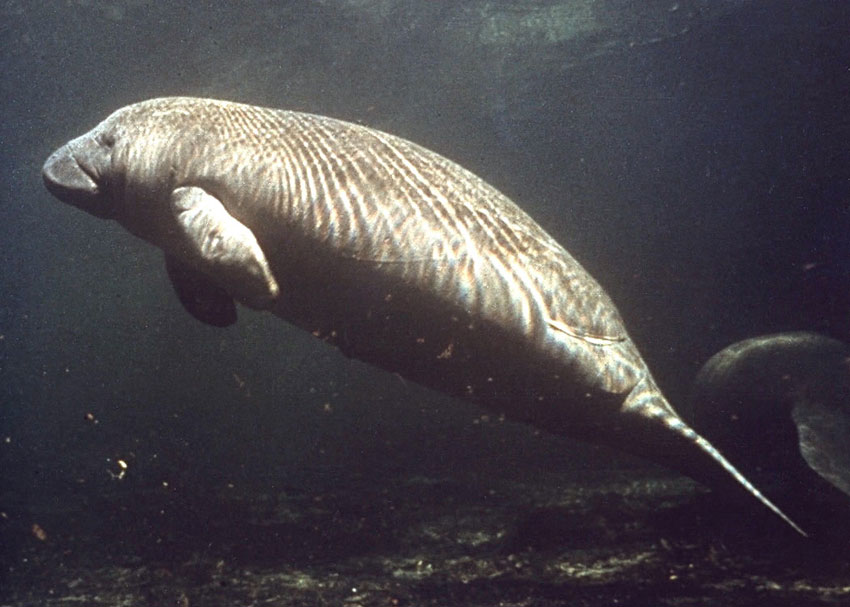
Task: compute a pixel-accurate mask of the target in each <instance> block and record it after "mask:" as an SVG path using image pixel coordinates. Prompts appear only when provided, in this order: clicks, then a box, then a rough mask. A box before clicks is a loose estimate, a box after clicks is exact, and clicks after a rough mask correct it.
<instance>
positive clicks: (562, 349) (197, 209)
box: [43, 98, 802, 533]
mask: <svg viewBox="0 0 850 607" xmlns="http://www.w3.org/2000/svg"><path fill="white" fill-rule="evenodd" d="M43 177H44V181H45V184H46V186H47V189H48V190H49V191H50V192H51V193H53V194H54V195H55V196H56V197H57V198H59V199H60V200H62V201H64V202H67V203H69V204H72V205H74V206H77V207H79V208H81V209H83V210H85V211H87V212H89V213H91V214H92V215H95V216H97V217H101V218H104V219H113V220H115V221H117V222H118V223H120V224H121V225H122V226H124V227H125V228H126V229H127V230H128V231H130V232H131V233H133V234H135V235H136V236H138V237H140V238H142V239H143V240H146V241H148V242H150V243H151V244H153V245H155V246H157V247H159V248H160V249H162V250H163V251H164V252H165V259H166V267H167V269H168V273H169V276H170V277H171V280H172V283H173V285H174V288H175V290H176V292H177V294H178V296H179V298H180V301H181V302H182V303H183V305H184V307H185V308H186V309H187V310H188V311H189V312H190V313H191V314H192V315H193V316H195V317H196V318H198V319H200V320H202V321H204V322H207V323H210V324H213V325H217V326H224V325H228V324H231V323H233V322H235V320H236V308H235V305H234V301H238V302H240V303H242V304H244V305H246V306H249V307H251V308H254V309H258V310H268V311H269V312H272V313H273V314H276V315H277V316H279V317H280V318H282V319H285V320H287V321H288V322H290V323H293V324H295V325H297V326H298V327H300V328H302V329H304V330H307V331H309V332H311V333H312V334H313V335H315V336H316V337H317V338H319V339H322V340H324V341H326V342H327V343H329V344H332V345H333V346H336V347H337V348H339V349H340V350H341V351H342V352H343V353H344V354H345V355H347V356H350V357H354V358H357V359H360V360H363V361H366V362H369V363H372V364H374V365H377V366H378V367H381V368H383V369H386V370H388V371H391V372H394V373H398V374H399V375H401V376H402V377H405V378H408V379H410V380H413V381H416V382H419V383H421V384H423V385H425V386H428V387H431V388H434V389H437V390H440V391H442V392H445V393H448V394H450V395H454V396H456V397H460V398H463V399H466V400H468V401H472V402H474V403H478V404H480V405H482V406H484V407H486V408H487V409H490V410H491V411H495V412H499V413H503V414H505V415H506V416H507V417H509V418H511V419H514V420H520V421H525V422H529V423H531V424H534V425H535V426H537V427H540V428H543V429H545V430H548V431H551V432H555V433H559V434H565V435H571V436H575V437H578V438H580V439H583V440H586V441H591V442H596V443H599V444H604V445H608V446H612V447H614V448H617V449H621V450H625V451H629V452H632V453H635V454H637V455H639V456H642V457H646V458H649V459H652V460H654V461H657V462H659V463H661V464H663V465H665V466H668V467H672V468H675V469H678V470H681V471H683V472H685V473H687V474H690V475H691V476H693V477H694V478H696V479H698V480H701V481H703V482H706V483H709V484H712V485H713V486H715V487H721V488H726V489H728V488H731V487H735V488H736V490H740V489H741V488H743V489H744V490H745V491H746V492H749V493H750V494H751V495H753V496H755V497H756V498H757V499H758V500H759V501H761V502H762V503H763V504H764V505H766V506H767V507H768V508H769V509H770V510H772V511H773V512H775V513H776V514H777V515H779V516H780V517H781V518H782V519H783V520H785V521H786V522H787V523H788V524H790V525H791V526H792V527H794V528H795V529H796V530H797V531H800V529H799V527H797V525H795V524H794V523H793V522H792V521H791V520H790V519H789V518H788V517H787V516H786V515H785V514H784V513H782V512H781V511H780V510H779V509H778V508H777V507H776V506H775V505H774V504H773V503H771V502H770V501H769V500H768V499H767V498H766V497H764V496H763V495H762V494H761V493H760V492H759V491H758V490H757V489H756V488H755V487H754V486H753V485H752V484H750V482H749V481H747V480H746V479H745V478H744V477H743V476H742V475H741V474H740V473H739V472H738V471H737V470H736V469H735V468H734V467H733V466H732V464H730V463H729V462H728V461H727V460H726V459H725V458H724V457H723V456H722V455H721V454H720V453H719V452H718V451H717V450H716V449H715V448H714V447H713V446H712V445H711V444H709V443H708V442H707V441H706V440H705V439H703V438H702V437H701V436H699V435H697V434H696V433H695V432H694V431H693V430H692V429H691V428H690V427H689V426H688V425H686V424H685V423H684V422H683V421H682V419H681V418H680V417H679V416H678V415H677V413H676V412H675V411H674V410H673V408H672V407H671V406H670V404H669V403H668V402H667V400H666V399H665V398H664V396H663V395H662V394H661V392H660V390H659V389H658V387H657V386H656V384H655V381H654V380H653V378H652V376H651V375H650V372H649V370H648V369H647V366H646V364H645V363H644V361H643V359H642V358H641V356H640V354H639V353H638V351H637V349H636V347H635V345H634V343H633V342H632V340H631V339H630V338H629V336H628V334H627V333H626V330H625V327H624V326H623V321H622V319H621V317H620V314H619V313H618V311H617V309H616V308H615V307H614V304H613V303H612V302H611V300H610V299H609V297H608V295H607V294H606V293H605V292H604V291H603V290H602V288H601V287H600V286H599V285H598V284H597V283H596V281H595V280H594V279H593V278H591V277H590V275H589V274H588V273H587V272H586V271H585V270H584V269H583V268H582V267H581V266H580V265H579V263H578V262H577V261H576V260H575V259H573V257H572V256H571V255H570V254H569V253H567V251H566V250H564V248H563V247H561V246H560V245H559V244H558V243H557V242H555V240H554V239H553V238H552V237H551V236H549V235H548V234H547V233H546V232H545V231H544V230H543V229H542V228H541V227H540V226H539V225H538V224H537V223H535V222H534V221H533V220H532V219H531V218H530V217H529V216H528V215H526V214H525V213H524V212H523V211H522V210H520V209H519V208H518V207H517V206H516V205H515V204H514V203H513V202H511V201H510V200H509V199H508V198H507V197H505V196H504V195H502V194H501V193H500V192H498V191H497V190H496V189H495V188H493V187H491V186H490V185H488V184H487V183H485V182H484V181H482V180H481V179H479V178H477V177H476V176H475V175H473V174H471V173H470V172H468V171H466V170H465V169H463V168H462V167H460V166H458V165H457V164H455V163H453V162H451V161H450V160H447V159H446V158H443V157H442V156H439V155H438V154H435V153H434V152H431V151H429V150H426V149H424V148H422V147H420V146H418V145H416V144H413V143H411V142H409V141H405V140H403V139H400V138H398V137H394V136H392V135H388V134H386V133H382V132H380V131H376V130H373V129H369V128H365V127H362V126H358V125H355V124H350V123H347V122H342V121H339V120H335V119H332V118H326V117H322V116H316V115H311V114H305V113H298V112H290V111H282V110H274V109H267V108H259V107H253V106H248V105H241V104H236V103H229V102H224V101H215V100H209V99H196V98H162V99H152V100H149V101H144V102H140V103H136V104H133V105H130V106H127V107H124V108H122V109H119V110H118V111H116V112H115V113H113V114H112V115H111V116H109V117H108V118H107V119H106V120H104V121H103V122H101V123H100V124H99V125H97V126H96V127H95V128H94V129H92V130H91V131H89V132H88V133H86V134H84V135H82V136H80V137H78V138H76V139H74V140H72V141H70V142H69V143H67V144H66V145H64V146H62V147H61V148H59V149H58V150H57V151H56V152H54V153H53V154H52V155H51V156H50V157H49V158H48V160H47V162H46V163H45V165H44V168H43ZM800 532H801V533H802V531H800Z"/></svg>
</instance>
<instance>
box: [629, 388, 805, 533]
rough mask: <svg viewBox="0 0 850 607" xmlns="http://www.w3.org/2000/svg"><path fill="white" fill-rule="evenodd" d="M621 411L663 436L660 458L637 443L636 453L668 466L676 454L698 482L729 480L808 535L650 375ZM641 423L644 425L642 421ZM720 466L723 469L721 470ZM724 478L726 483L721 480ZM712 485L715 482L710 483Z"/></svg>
mask: <svg viewBox="0 0 850 607" xmlns="http://www.w3.org/2000/svg"><path fill="white" fill-rule="evenodd" d="M623 413H625V414H626V415H635V416H637V418H639V419H640V420H645V421H646V422H650V424H651V426H653V427H654V429H655V430H657V431H661V433H662V434H663V435H664V436H662V437H660V438H661V440H660V441H659V443H653V444H664V445H665V447H664V449H665V451H666V453H664V454H663V456H662V457H654V456H655V455H656V454H657V452H655V451H653V452H651V453H646V452H645V450H644V449H641V448H640V446H637V445H636V446H635V447H636V448H635V449H633V450H634V451H635V452H636V453H638V454H639V455H648V456H650V457H652V459H655V460H656V461H663V462H666V463H667V464H668V465H669V463H670V462H669V456H670V455H671V454H673V455H675V456H679V457H678V458H677V462H676V463H677V464H678V465H679V467H680V468H681V470H682V471H683V472H685V473H686V474H688V476H691V477H692V478H694V479H695V480H697V481H700V482H705V481H706V480H712V481H716V484H719V485H723V484H726V485H728V481H729V480H732V481H734V482H735V484H736V485H737V486H738V487H740V488H743V489H744V490H745V491H746V492H747V493H749V494H750V495H751V496H753V497H755V498H756V499H757V500H758V501H760V502H761V503H762V504H764V505H765V506H766V507H767V508H768V509H769V510H771V511H772V512H773V513H774V514H776V515H777V516H778V517H779V518H781V519H782V520H783V521H785V522H786V523H787V524H788V525H790V526H791V527H792V528H793V529H794V530H795V531H796V532H797V533H799V534H800V535H802V536H804V537H809V536H808V534H807V533H806V532H805V531H803V530H802V529H801V528H800V527H799V526H798V525H797V524H796V523H795V522H794V521H792V520H791V519H790V518H789V517H788V516H787V515H786V514H785V513H784V512H782V510H780V509H779V507H778V506H776V504H774V503H773V502H772V501H770V500H769V499H768V498H767V497H766V496H765V495H764V494H762V492H761V491H759V490H758V489H756V487H755V486H754V485H753V484H752V483H751V482H750V481H748V480H747V478H746V477H745V476H744V475H743V474H741V472H739V471H738V469H737V468H735V466H733V465H732V463H731V462H730V461H729V460H727V459H726V458H725V457H723V455H722V454H721V453H720V451H718V450H717V449H716V448H715V447H714V446H713V445H712V444H711V443H710V442H708V441H707V440H706V439H704V438H703V437H702V436H700V435H699V434H697V432H696V431H695V430H694V429H693V428H691V427H690V426H689V425H688V424H686V423H685V422H684V421H682V418H681V417H679V415H678V414H677V413H676V411H675V410H674V409H673V407H671V406H670V404H669V403H668V402H667V399H666V398H664V396H663V395H662V394H661V391H660V390H659V389H658V387H657V386H656V385H655V382H654V381H653V379H652V377H650V376H649V375H647V376H646V377H644V378H643V379H642V380H641V381H640V382H638V384H637V385H636V386H635V387H634V389H633V390H632V392H631V393H630V394H629V396H628V397H627V398H626V401H625V402H624V403H623ZM642 425H643V424H642ZM718 464H719V466H720V468H722V469H723V471H725V472H721V471H720V470H719V469H718ZM718 473H720V474H718ZM724 481H725V482H724ZM710 484H715V483H710Z"/></svg>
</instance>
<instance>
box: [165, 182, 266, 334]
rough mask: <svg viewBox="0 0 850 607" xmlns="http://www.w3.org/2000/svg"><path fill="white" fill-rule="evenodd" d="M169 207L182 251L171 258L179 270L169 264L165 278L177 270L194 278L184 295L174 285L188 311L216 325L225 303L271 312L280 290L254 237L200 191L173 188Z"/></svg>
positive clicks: (219, 205)
mask: <svg viewBox="0 0 850 607" xmlns="http://www.w3.org/2000/svg"><path fill="white" fill-rule="evenodd" d="M170 202H171V211H172V213H174V217H175V219H176V223H177V228H178V234H179V236H180V237H181V243H180V244H181V247H180V250H179V251H172V253H174V254H175V257H179V258H180V262H179V265H180V266H183V267H181V268H177V265H178V264H176V263H175V264H169V265H170V266H171V269H170V270H169V272H172V271H175V272H176V271H177V270H179V272H178V273H179V274H180V275H181V277H182V276H186V275H188V273H190V272H194V274H195V275H194V276H193V277H191V278H190V279H188V280H187V283H188V284H186V285H185V289H186V290H185V291H184V290H183V289H184V286H183V285H184V282H183V281H182V280H179V281H176V283H180V284H179V286H178V284H176V283H175V288H176V289H177V294H178V296H180V301H181V302H182V303H183V305H184V306H186V309H187V310H189V312H190V313H191V314H192V315H193V316H195V317H196V318H199V319H200V320H203V321H204V322H208V321H209V319H213V320H219V318H218V316H217V312H221V311H224V309H225V308H226V304H224V297H233V298H235V299H236V300H238V301H240V302H242V303H244V304H246V305H248V306H250V307H252V308H258V309H264V308H267V307H269V305H270V304H271V302H272V300H274V298H275V297H277V295H278V292H279V288H278V286H277V281H275V278H274V276H272V273H271V270H270V269H269V262H268V260H267V259H266V256H265V254H264V253H263V250H262V249H261V248H260V245H259V243H258V242H257V239H256V238H255V237H254V233H253V232H252V231H251V230H250V229H249V228H248V227H247V226H245V225H244V224H242V223H241V222H239V220H237V219H236V218H235V217H233V216H232V215H231V214H230V213H228V212H227V209H225V208H224V205H222V204H221V201H219V199H218V198H216V197H214V196H211V195H210V194H208V193H207V192H206V191H204V190H203V189H201V188H198V187H181V188H177V189H176V190H174V191H173V192H172V193H171V200H170ZM175 261H176V260H175ZM172 280H173V276H172ZM196 297H197V298H196ZM187 301H188V304H187ZM196 302H203V303H200V304H198V305H196ZM207 304H209V305H210V306H211V307H210V308H209V309H207V307H206V306H207ZM221 306H224V307H221ZM233 315H234V317H235V310H234V313H233ZM222 319H223V318H222ZM211 324H215V323H211Z"/></svg>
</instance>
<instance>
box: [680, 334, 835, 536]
mask: <svg viewBox="0 0 850 607" xmlns="http://www.w3.org/2000/svg"><path fill="white" fill-rule="evenodd" d="M692 400H693V406H694V418H695V420H694V421H695V425H696V427H697V428H699V429H700V431H701V432H703V433H704V434H705V436H706V437H708V438H709V439H710V440H711V441H712V442H713V443H714V444H715V445H717V446H718V448H720V449H723V450H724V451H725V452H726V453H729V454H730V455H731V456H733V457H734V458H735V460H736V462H737V463H738V465H739V467H740V468H741V469H742V470H743V471H744V472H745V473H746V474H748V475H750V476H751V477H752V478H755V479H757V480H758V482H760V483H762V484H764V485H765V486H770V487H771V489H772V492H773V493H774V494H781V495H782V497H783V503H784V504H785V507H786V509H788V510H790V511H791V512H792V513H793V514H794V516H795V517H799V519H800V520H803V521H804V522H805V525H806V527H807V529H809V530H810V531H812V530H814V531H815V532H816V533H817V534H818V535H827V536H828V537H830V538H835V537H836V534H837V532H838V531H840V530H842V529H844V528H847V527H848V525H847V523H848V522H850V347H848V346H847V345H846V344H844V343H842V342H840V341H837V340H835V339H830V338H828V337H824V336H822V335H818V334H816V333H808V332H794V333H778V334H774V335H763V336H759V337H754V338H751V339H746V340H744V341H740V342H738V343H735V344H733V345H731V346H729V347H728V348H725V349H723V350H721V351H720V352H718V353H717V354H715V355H714V356H712V357H711V358H710V359H709V360H708V362H706V363H705V365H704V366H703V367H702V369H701V370H700V372H699V374H698V375H697V378H696V380H695V381H694V387H693V393H692ZM841 537H842V539H843V541H845V542H846V540H847V539H849V538H850V530H848V532H845V533H843V534H842V535H841Z"/></svg>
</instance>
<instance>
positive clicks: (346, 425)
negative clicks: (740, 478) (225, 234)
mask: <svg viewBox="0 0 850 607" xmlns="http://www.w3.org/2000/svg"><path fill="white" fill-rule="evenodd" d="M848 24H850V3H848V2H845V1H843V0H838V1H834V2H829V1H819V2H797V1H792V0H769V1H768V0H682V1H679V2H673V1H669V0H668V1H665V2H655V1H647V2H635V1H626V0H595V1H594V0H571V1H568V0H560V1H555V0H552V1H545V0H530V1H524V2H520V1H508V0H505V1H493V0H491V1H483V0H482V1H478V0H471V1H464V2H460V1H445V2H430V1H429V2H425V1H413V0H407V1H397V0H375V1H365V0H326V1H317V2H270V1H269V2H260V1H255V2H227V3H225V2H149V1H144V0H126V1H121V2H119V1H115V2H109V1H104V2H94V1H83V0H80V1H73V0H68V1H65V2H20V1H6V2H3V3H2V4H0V49H2V56H3V58H4V59H3V76H2V80H0V86H2V95H0V104H2V115H3V120H2V121H0V142H2V149H3V153H2V155H0V163H2V190H0V196H2V200H0V260H2V263H0V566H1V567H2V568H0V605H4V606H5V605H9V606H12V605H15V606H18V605H58V604H65V603H66V602H67V601H71V600H73V601H76V602H78V604H85V605H181V606H188V605H259V604H274V605H325V604H328V605H330V604H334V605H339V604H343V603H344V604H352V605H610V604H613V602H616V603H617V604H621V605H647V604H654V605H702V604H706V605H708V604H724V605H761V604H770V605H795V606H796V605H807V604H813V605H821V604H823V605H828V604H829V605H831V604H842V601H847V602H850V568H848V566H847V554H846V552H845V553H841V552H840V551H838V552H837V553H836V551H833V550H821V549H819V548H817V547H809V548H799V547H797V546H796V544H791V543H790V542H791V540H790V539H789V540H788V542H789V543H785V542H784V540H783V538H784V539H787V536H785V535H782V533H778V532H776V527H775V526H774V524H775V523H774V522H772V521H771V522H765V521H762V520H761V519H758V521H757V522H756V523H753V525H755V527H753V526H750V533H743V532H742V523H741V518H742V516H743V515H742V514H741V513H740V512H738V511H734V510H726V509H725V508H726V506H725V505H724V503H723V502H721V501H714V500H713V499H712V497H711V495H710V494H708V493H706V492H705V491H704V490H703V489H702V488H700V487H698V486H697V485H695V484H694V483H692V482H691V481H689V480H687V479H684V478H683V477H680V476H678V475H676V474H675V473H673V472H670V471H667V470H664V469H661V468H657V467H654V466H650V465H649V464H647V463H645V462H641V461H638V460H635V459H632V458H629V457H627V456H624V455H619V454H616V453H613V452H611V451H609V450H605V449H602V448H599V447H592V446H588V445H586V444H582V443H579V442H577V441H574V440H569V439H565V438H562V437H554V436H548V435H545V434H541V433H540V432H537V431H535V430H534V429H533V428H530V427H526V426H522V425H518V424H513V423H509V422H504V421H502V420H499V419H498V418H497V417H495V416H492V415H489V414H487V412H485V411H482V410H480V409H477V408H475V407H473V406H471V405H468V404H465V403H462V402H458V401H455V400H452V399H449V398H447V397H444V396H442V395H439V394H436V393H434V392H431V391H428V390H425V389H423V388H420V387H417V386H415V385H412V384H410V383H409V382H407V383H406V382H403V381H401V380H400V379H399V378H397V377H394V376H392V375H390V374H387V373H384V372H381V371H379V370H376V369H374V368H371V367H368V366H366V365H364V364H362V363H359V362H357V361H352V360H349V359H346V358H344V357H343V356H342V355H341V354H339V353H338V352H337V351H335V350H333V349H330V348H328V347H327V346H325V345H323V344H322V343H320V342H318V340H315V339H313V338H312V337H311V336H310V335H308V334H305V333H303V332H301V331H299V330H297V329H295V328H293V327H291V326H289V325H287V324H285V323H283V322H281V321H280V320H278V319H276V318H274V317H271V316H269V315H263V314H260V313H256V312H253V311H250V310H247V309H244V308H241V309H240V321H239V322H238V323H237V324H236V325H235V326H233V327H231V328H228V329H225V330H219V329H214V328H211V327H207V326H204V325H202V324H200V323H198V322H196V321H194V320H193V319H192V318H190V317H189V316H188V315H187V314H186V313H185V312H184V310H183V309H182V308H181V307H180V304H179V302H178V300H177V298H176V297H175V296H174V294H173V292H172V290H171V287H170V284H169V283H168V279H167V276H166V274H165V272H164V267H163V260H162V255H161V254H160V253H159V251H157V250H155V249H154V248H152V247H150V246H148V245H146V244H145V243H143V242H141V241H139V240H136V239H134V238H132V237H131V236H130V235H128V234H127V233H126V232H125V231H124V230H123V229H121V228H119V227H118V226H117V225H114V224H110V223H107V222H104V221H100V220H98V219H95V218H93V217H90V216H88V215H86V214H84V213H81V212H79V211H78V210H76V209H73V208H71V207H69V206H66V205H62V204H59V203H57V201H56V200H54V199H53V198H52V197H51V196H50V195H49V194H48V192H47V191H46V190H45V189H44V187H43V185H42V181H41V175H40V170H41V166H42V163H43V162H44V160H45V159H46V157H47V156H48V154H49V153H50V152H52V151H53V150H54V149H55V148H56V147H58V146H59V145H61V144H63V143H64V142H66V141H67V140H69V139H70V138H72V137H75V136H77V135H79V134H81V133H82V132H84V131H85V130H88V129H89V128H91V127H92V126H94V125H95V124H96V123H97V122H99V121H100V120H101V119H103V118H104V117H106V116H107V115H108V114H109V113H110V112H112V111H113V110H115V109H117V108H119V107H121V106H123V105H126V104H129V103H132V102H135V101H139V100H142V99H146V98H149V97H155V96H164V95H193V96H205V97H216V98H222V99H229V100H234V101H241V102H245V103H251V104H255V105H266V106H271V107H278V108H286V109H296V110H303V111H308V112H313V113H319V114H326V115H330V116H334V117H337V118H342V119H346V120H350V121H354V122H358V123H361V124H364V125H367V126H370V127H374V128H378V129H381V130H385V131H388V132H391V133H394V134H396V135H400V136H402V137H405V138H407V139H410V140H412V141H415V142H417V143H419V144H422V145H424V146H426V147H428V148H430V149H432V150H434V151H436V152H438V153H440V154H442V155H444V156H447V157H449V158H451V159H452V160H454V161H456V162H458V163H459V164H461V165H462V166H464V167H466V168H468V169H470V170H472V171H473V172H474V173H476V174H477V175H479V176H481V177H482V178H483V179H485V180H486V181H488V182H489V183H491V184H492V185H494V186H496V187H497V188H498V189H500V190H501V191H502V192H504V193H505V194H507V195H508V196H509V197H510V198H512V199H513V200H514V201H515V202H516V203H517V204H518V205H519V206H520V207H522V208H523V209H524V210H526V211H527V212H528V213H529V214H530V215H531V216H532V217H534V218H535V219H536V220H537V221H538V222H539V223H540V224H541V225H542V226H543V227H544V228H545V229H546V230H547V231H549V232H550V233H551V234H552V235H553V236H554V237H555V238H556V239H557V240H558V241H559V242H560V243H562V244H563V245H564V246H565V247H566V248H567V249H568V250H569V251H570V252H571V253H572V254H573V255H574V256H575V257H576V258H577V259H578V260H579V261H580V262H581V263H582V264H583V265H584V267H585V268H586V269H587V270H588V271H589V272H590V273H591V275H593V276H594V277H595V278H596V279H597V280H598V281H599V282H600V283H601V284H602V286H603V287H604V288H605V289H606V291H607V292H608V293H609V294H610V295H611V298H612V299H613V300H614V302H615V303H616V305H617V307H618V309H619V310H620V312H621V313H622V315H623V317H624V319H625V321H626V326H627V327H628V328H629V331H630V334H631V336H632V338H633V339H634V340H635V342H636V343H637V345H638V347H639V349H640V350H641V352H642V353H643V355H644V357H645V359H646V360H647V362H648V364H649V367H650V368H651V369H652V371H653V374H654V376H655V378H656V379H657V380H658V382H659V384H660V386H661V387H662V389H663V390H664V392H665V393H666V394H667V396H668V398H669V399H670V401H671V403H672V404H673V406H674V407H676V408H677V410H678V411H680V412H681V413H682V414H683V417H685V419H689V418H690V417H689V412H690V408H689V404H688V403H689V393H690V390H691V386H692V383H693V381H694V378H695V376H696V375H697V372H698V371H699V369H700V368H701V366H702V365H703V364H704V363H705V362H706V361H707V360H708V359H709V358H710V357H711V356H712V355H713V354H715V353H716V352H718V351H719V350H721V349H723V348H725V347H726V346H728V345H730V344H732V343H733V342H737V341H739V340H742V339H745V338H749V337H753V336H757V335H763V334H768V333H777V332H784V331H801V330H806V331H815V332H818V333H820V334H822V335H824V336H828V337H832V338H834V339H837V340H840V341H843V342H848V341H850V314H848V306H850V261H848V259H850V143H848V142H850V118H848V103H849V102H850V36H848V35H847V34H848ZM753 448H754V449H758V448H759V445H758V444H756V445H755V446H754V447H753ZM744 518H746V519H747V520H749V519H748V518H747V517H746V516H744ZM847 524H848V526H850V520H848V522H847ZM762 525H763V527H762ZM752 529H756V530H757V531H755V532H754V531H752ZM762 529H763V532H762V531H761V530H762ZM783 533H784V532H783ZM742 536H743V537H744V538H745V539H742ZM788 546H794V547H793V549H792V548H789V547H788Z"/></svg>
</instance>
